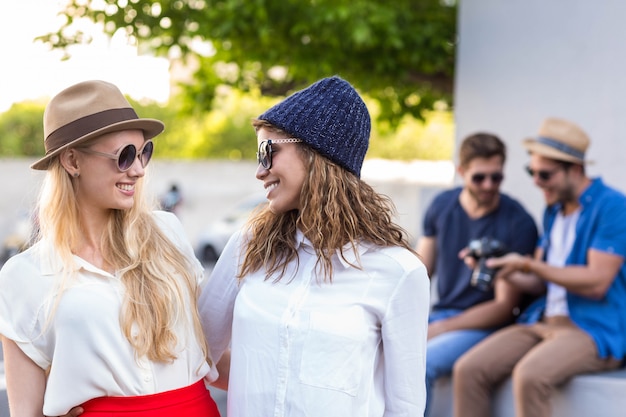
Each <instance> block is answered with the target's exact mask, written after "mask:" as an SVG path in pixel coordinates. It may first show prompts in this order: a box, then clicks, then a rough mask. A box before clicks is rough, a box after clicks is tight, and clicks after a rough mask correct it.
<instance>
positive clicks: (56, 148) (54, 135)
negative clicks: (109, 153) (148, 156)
mask: <svg viewBox="0 0 626 417" xmlns="http://www.w3.org/2000/svg"><path fill="white" fill-rule="evenodd" d="M164 128H165V126H164V125H163V123H162V122H161V121H159V120H155V119H140V118H139V117H138V116H137V113H135V110H134V109H133V108H132V106H131V105H130V103H129V102H128V101H127V100H126V98H124V95H123V94H122V92H121V91H120V90H119V89H118V88H117V87H116V86H115V85H113V84H111V83H108V82H106V81H97V80H96V81H84V82H81V83H78V84H75V85H73V86H71V87H68V88H66V89H65V90H63V91H61V92H60V93H59V94H57V95H56V96H55V97H53V98H52V100H50V103H48V106H47V107H46V110H45V112H44V115H43V131H44V147H45V149H46V155H45V156H44V157H43V158H41V159H40V160H39V161H37V162H35V163H34V164H32V165H31V166H30V167H31V168H32V169H39V170H46V169H48V167H49V166H50V162H51V161H52V160H53V159H54V158H55V157H56V156H57V155H59V154H60V153H61V152H62V151H63V150H64V149H67V148H69V147H72V146H76V145H78V144H79V143H82V142H85V141H87V140H89V139H93V138H95V137H97V136H100V135H103V134H105V133H110V132H118V131H120V130H129V129H140V130H143V132H144V137H145V138H146V139H151V138H153V137H155V136H156V135H158V134H159V133H161V132H162V131H163V129H164Z"/></svg>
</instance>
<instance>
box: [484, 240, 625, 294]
mask: <svg viewBox="0 0 626 417" xmlns="http://www.w3.org/2000/svg"><path fill="white" fill-rule="evenodd" d="M623 263H624V258H623V257H622V256H620V255H616V254H610V253H607V252H601V251H598V250H595V249H589V250H588V251H587V265H568V266H564V267H556V266H551V265H548V264H547V263H545V262H542V261H540V260H537V259H529V258H526V257H523V256H521V255H519V254H517V253H511V254H508V255H505V256H503V257H501V258H494V259H490V260H489V261H488V262H487V264H488V265H489V266H490V267H500V268H502V269H501V273H502V274H503V275H506V274H512V273H514V272H515V271H527V272H530V273H531V274H534V275H536V276H538V277H539V278H541V279H543V280H545V281H550V282H553V283H555V284H558V285H560V286H562V287H565V288H566V289H567V290H568V291H571V292H573V293H576V294H579V295H582V296H584V297H589V298H593V299H600V298H602V297H604V295H605V294H606V292H607V291H608V289H609V287H610V286H611V284H612V283H613V280H614V279H615V277H616V276H617V273H618V272H619V270H620V268H621V267H622V264H623Z"/></svg>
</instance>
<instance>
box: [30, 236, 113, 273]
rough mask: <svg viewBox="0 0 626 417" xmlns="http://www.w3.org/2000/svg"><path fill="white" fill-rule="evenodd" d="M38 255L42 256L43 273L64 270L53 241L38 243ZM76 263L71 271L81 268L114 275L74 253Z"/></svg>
mask: <svg viewBox="0 0 626 417" xmlns="http://www.w3.org/2000/svg"><path fill="white" fill-rule="evenodd" d="M36 245H37V250H38V252H39V253H38V255H39V256H40V257H41V273H42V275H58V274H61V273H62V271H63V263H62V262H61V257H60V256H59V253H58V252H57V250H56V249H55V247H54V245H53V244H52V243H51V242H47V241H40V242H38V243H37V244H36ZM73 259H74V265H73V268H72V270H71V271H70V272H71V273H74V272H78V271H80V270H81V269H84V270H85V271H88V272H91V273H94V274H98V275H102V276H106V277H112V276H113V275H111V274H110V273H108V272H106V271H103V270H102V269H100V268H97V267H96V266H94V265H92V264H90V263H89V262H87V261H86V260H84V259H83V258H81V257H79V256H76V255H73Z"/></svg>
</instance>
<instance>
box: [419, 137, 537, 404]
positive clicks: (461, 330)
mask: <svg viewBox="0 0 626 417" xmlns="http://www.w3.org/2000/svg"><path fill="white" fill-rule="evenodd" d="M505 159H506V147H505V145H504V143H503V142H502V141H501V140H500V139H499V138H498V137H496V136H494V135H491V134H487V133H477V134H474V135H471V136H469V137H467V138H466V139H465V140H464V141H463V142H462V144H461V147H460V150H459V166H458V168H457V172H458V174H459V176H460V177H461V178H462V180H463V186H462V187H458V188H455V189H452V190H449V191H445V192H443V193H441V194H439V195H438V196H437V197H435V199H434V200H433V202H432V204H431V205H430V207H429V208H428V210H427V212H426V215H425V217H424V226H423V236H422V237H421V239H420V240H419V243H418V245H417V252H418V253H419V254H420V256H421V257H422V260H423V261H424V264H425V265H426V268H427V269H428V272H429V275H430V276H431V277H433V276H435V275H436V282H437V296H438V302H437V303H436V304H435V305H434V306H433V309H432V312H431V315H430V319H429V320H430V324H429V327H428V347H427V353H426V390H427V400H426V416H428V414H429V410H430V406H431V404H432V395H433V393H432V392H433V390H432V387H433V384H434V383H435V380H436V379H437V378H439V377H441V376H445V375H450V373H451V372H452V367H453V365H454V363H455V361H456V360H457V359H458V358H459V357H460V356H461V355H462V354H463V353H465V352H466V351H467V350H468V349H469V348H471V347H472V346H474V345H475V344H476V343H478V342H479V341H481V340H482V339H484V338H485V337H487V336H488V335H489V334H490V333H492V332H493V331H494V330H496V329H498V328H500V327H502V326H504V325H506V324H509V323H511V322H512V321H513V319H514V317H515V313H516V312H517V311H518V310H519V305H520V302H521V300H522V294H521V293H520V292H518V291H517V289H516V288H515V287H514V286H512V285H510V284H509V283H508V282H506V281H504V280H501V281H499V282H496V283H495V285H489V282H488V278H489V274H486V276H485V275H483V276H482V277H479V278H487V280H486V282H485V281H481V280H479V281H478V282H477V281H476V280H474V282H472V273H473V271H472V269H470V268H469V267H468V266H467V265H466V264H465V262H464V261H463V257H464V256H465V255H467V254H468V247H469V246H471V247H472V248H473V249H472V251H471V253H472V254H473V255H475V256H479V255H481V254H482V253H483V252H485V250H486V249H489V248H491V249H493V250H496V249H503V250H505V251H514V252H517V253H521V254H532V253H533V251H534V249H535V247H536V244H537V227H536V225H535V222H534V220H533V219H532V217H531V216H530V215H529V214H528V213H527V212H526V211H525V210H524V208H523V207H522V206H521V204H520V203H518V202H517V201H515V200H514V199H512V198H511V197H509V196H507V195H505V194H503V193H501V192H500V185H501V183H502V180H503V178H504V174H503V169H504V162H505ZM481 240H482V246H483V247H482V248H481V247H480V246H479V247H478V248H476V247H474V245H475V244H478V243H480V242H481ZM470 242H471V243H472V244H471V245H470ZM475 278H476V277H475Z"/></svg>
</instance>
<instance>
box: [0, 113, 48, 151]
mask: <svg viewBox="0 0 626 417" xmlns="http://www.w3.org/2000/svg"><path fill="white" fill-rule="evenodd" d="M43 112H44V104H42V103H38V102H32V101H24V102H21V103H15V104H13V105H12V106H11V108H10V109H9V110H7V111H5V112H3V113H0V156H3V157H7V156H8V157H16V156H18V157H21V156H39V155H43V153H44V148H43V123H42V118H43Z"/></svg>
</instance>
